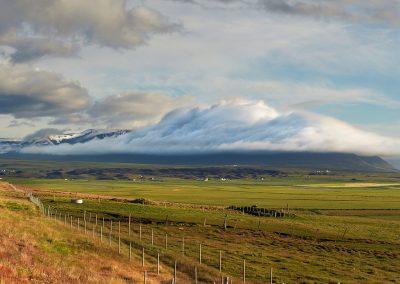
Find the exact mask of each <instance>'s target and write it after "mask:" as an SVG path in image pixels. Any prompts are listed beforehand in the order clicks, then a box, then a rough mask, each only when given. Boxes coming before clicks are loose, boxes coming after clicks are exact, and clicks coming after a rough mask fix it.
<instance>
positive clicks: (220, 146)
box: [23, 101, 400, 155]
mask: <svg viewBox="0 0 400 284" xmlns="http://www.w3.org/2000/svg"><path fill="white" fill-rule="evenodd" d="M222 151H240V152H243V151H314V152H343V153H357V154H362V155H399V154H400V139H396V138H389V137H384V136H380V135H377V134H374V133H370V132H367V131H363V130H360V129H358V128H356V127H353V126H351V125H349V124H347V123H345V122H342V121H339V120H337V119H333V118H329V117H325V116H319V115H315V114H310V113H304V112H288V113H279V112H278V111H276V110H275V109H273V108H271V107H269V106H268V105H266V104H265V103H264V102H262V101H258V102H255V101H233V102H221V103H219V104H217V105H213V106H211V107H206V108H200V107H194V108H182V109H177V110H174V111H172V112H170V113H169V114H167V115H166V116H165V117H164V118H163V119H162V120H161V121H160V122H159V123H157V124H155V125H152V126H150V127H146V128H142V129H140V130H137V131H134V132H131V133H128V134H125V135H121V136H119V137H116V138H109V139H103V140H94V141H90V142H88V143H82V144H75V145H58V146H45V147H29V148H24V149H23V152H24V153H36V154H37V153H41V154H54V155H82V154H112V153H132V154H134V153H137V154H139V153H141V154H189V153H190V154H193V153H213V152H222Z"/></svg>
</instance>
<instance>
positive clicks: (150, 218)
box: [0, 176, 400, 283]
mask: <svg viewBox="0 0 400 284" xmlns="http://www.w3.org/2000/svg"><path fill="white" fill-rule="evenodd" d="M10 181H12V182H13V183H14V184H19V185H20V188H26V187H28V188H30V189H32V188H33V189H35V190H37V191H35V194H36V195H39V196H40V198H41V199H42V201H43V202H44V203H45V205H46V206H49V207H50V208H51V209H52V210H53V212H56V213H57V214H61V221H63V220H65V219H64V217H63V216H65V214H68V216H69V217H68V218H70V217H72V220H73V226H74V227H75V228H76V226H77V222H78V218H79V219H80V229H81V230H80V234H84V233H82V232H83V216H84V214H85V216H86V218H87V221H88V222H87V234H88V235H90V234H91V232H92V230H93V228H94V230H95V234H96V236H98V234H99V233H100V227H102V222H103V218H104V222H105V224H104V227H103V229H102V230H103V233H104V242H105V243H106V241H107V239H106V238H108V237H109V232H110V223H111V221H112V222H113V231H112V239H113V243H112V249H114V250H115V249H116V243H117V242H118V237H117V236H118V233H117V228H118V227H117V224H118V222H121V242H122V253H123V255H124V256H125V257H127V255H128V245H129V243H131V244H132V248H133V254H134V257H135V259H136V260H137V261H140V255H141V251H142V248H145V251H146V263H148V265H150V266H152V267H154V265H155V263H156V256H157V253H160V258H161V262H162V264H163V266H164V267H169V268H171V267H173V264H174V261H175V260H178V271H180V273H181V274H180V277H182V278H185V277H186V279H189V278H193V270H194V266H197V267H198V269H199V277H200V278H201V280H202V282H204V283H212V282H213V281H217V279H219V277H220V273H219V267H218V259H219V251H221V252H222V256H223V257H222V259H223V261H222V263H223V264H222V271H223V274H225V275H230V276H231V277H233V278H234V281H235V283H236V282H240V279H241V277H242V265H243V260H246V275H247V282H249V283H266V282H268V281H269V269H270V268H273V271H274V281H275V283H282V282H284V283H337V282H342V283H360V282H363V283H395V282H398V281H399V274H398V271H399V270H400V233H399V232H400V208H399V207H400V183H398V182H397V181H396V180H395V179H393V178H390V179H387V178H385V177H384V178H381V177H366V176H363V177H358V178H357V181H356V182H354V186H351V185H353V183H352V182H349V177H348V176H346V177H316V178H311V179H309V178H307V179H306V178H304V177H301V176H300V177H288V178H286V179H285V178H279V179H273V178H271V179H269V180H264V181H255V180H232V181H225V182H222V181H219V180H211V181H208V182H204V181H194V180H178V179H164V180H162V181H141V182H133V181H97V180H87V181H84V180H68V181H65V180H53V179H51V180H49V179H14V180H10ZM66 193H67V194H66ZM70 193H71V196H74V195H75V193H79V194H90V195H86V196H85V197H84V204H82V205H76V204H71V203H70V198H71V196H70ZM97 195H101V196H109V197H110V198H109V199H100V200H98V199H97V198H96V196H97ZM113 196H115V197H121V198H127V199H128V198H129V199H133V198H141V197H144V198H148V199H151V200H154V201H168V202H170V203H167V204H166V205H164V204H163V203H157V202H153V203H150V205H142V204H136V203H131V202H127V200H113V199H112V198H111V197H113ZM90 197H91V198H90ZM232 204H234V205H246V206H249V205H253V204H257V205H258V206H262V207H267V208H282V207H285V206H286V204H289V206H290V208H291V210H292V212H293V213H295V215H294V216H292V217H287V218H268V217H262V218H260V217H257V216H252V215H247V214H244V215H243V214H241V213H240V212H237V211H232V210H226V209H225V207H226V206H227V205H232ZM195 205H196V206H195ZM197 205H204V206H197ZM215 206H219V207H215ZM0 209H1V208H0ZM10 212H12V211H10ZM18 214H19V213H18ZM96 215H97V226H96V224H95V216H96ZM57 216H58V217H60V215H57ZM129 216H131V220H132V223H131V233H130V234H129V231H128V218H129ZM89 217H90V220H89ZM225 218H227V224H228V228H227V230H225V229H224V226H223V224H224V219H225ZM69 222H70V219H68V222H67V227H68V224H69ZM204 222H205V223H206V225H204ZM75 230H76V229H75ZM140 230H141V232H142V238H141V239H140V238H139V231H140ZM151 232H153V234H154V244H152V242H151ZM165 234H167V235H168V249H167V250H166V249H165ZM183 237H184V238H185V254H184V255H183V254H182V238H183ZM199 244H202V249H203V251H202V252H203V263H202V264H199V263H198V254H199ZM86 245H87V244H86V243H84V242H83V243H79V244H78V245H76V244H71V243H69V242H68V241H66V240H64V241H60V242H58V241H51V242H48V241H46V240H44V243H43V247H42V249H43V250H44V251H46V252H49V253H55V254H58V255H64V256H67V257H70V256H71V255H72V256H73V255H75V251H76V247H86ZM89 247H90V246H89Z"/></svg>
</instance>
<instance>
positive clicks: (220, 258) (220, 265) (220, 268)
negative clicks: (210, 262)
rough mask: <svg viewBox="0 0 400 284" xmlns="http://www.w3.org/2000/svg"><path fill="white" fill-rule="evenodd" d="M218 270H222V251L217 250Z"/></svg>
mask: <svg viewBox="0 0 400 284" xmlns="http://www.w3.org/2000/svg"><path fill="white" fill-rule="evenodd" d="M219 272H222V251H219Z"/></svg>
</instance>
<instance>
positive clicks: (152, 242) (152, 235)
mask: <svg viewBox="0 0 400 284" xmlns="http://www.w3.org/2000/svg"><path fill="white" fill-rule="evenodd" d="M151 245H152V246H153V245H154V230H153V229H151Z"/></svg>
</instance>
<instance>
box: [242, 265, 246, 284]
mask: <svg viewBox="0 0 400 284" xmlns="http://www.w3.org/2000/svg"><path fill="white" fill-rule="evenodd" d="M243 283H246V260H245V259H243Z"/></svg>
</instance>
